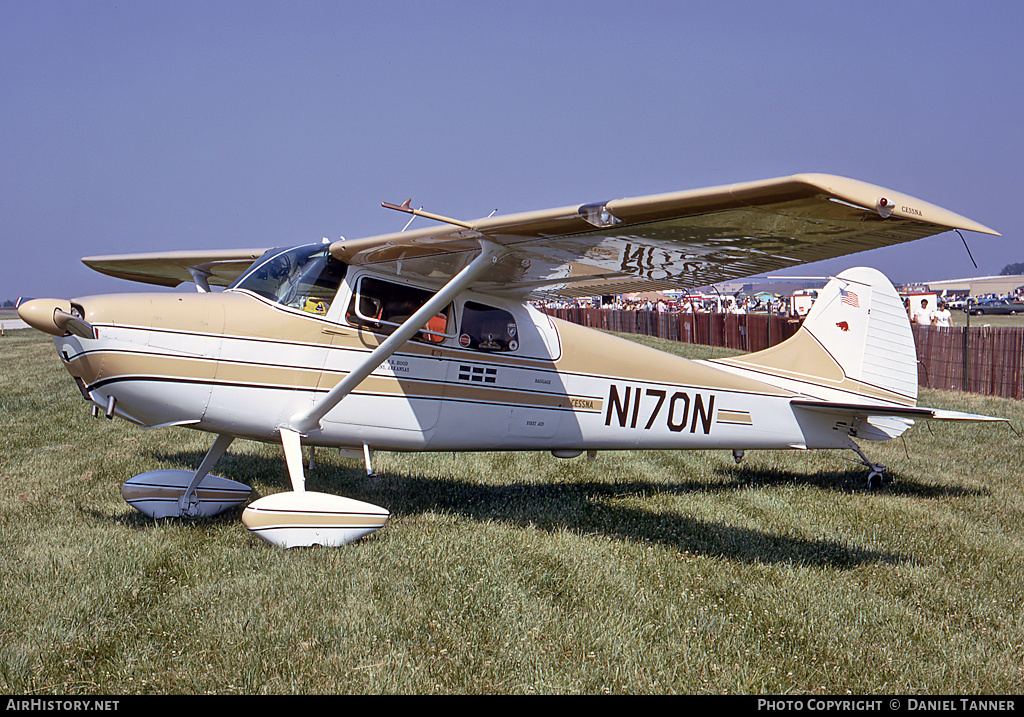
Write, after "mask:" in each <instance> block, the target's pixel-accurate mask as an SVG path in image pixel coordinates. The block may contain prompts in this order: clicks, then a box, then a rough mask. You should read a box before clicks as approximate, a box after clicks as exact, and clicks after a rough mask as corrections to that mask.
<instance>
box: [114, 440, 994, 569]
mask: <svg viewBox="0 0 1024 717" xmlns="http://www.w3.org/2000/svg"><path fill="white" fill-rule="evenodd" d="M153 458H155V459H157V460H160V461H164V462H168V463H172V464H179V465H182V466H190V465H196V464H197V463H198V462H199V461H200V460H201V459H202V454H201V453H199V452H194V451H183V452H178V453H173V454H170V453H154V454H153ZM218 468H219V469H220V470H218V473H219V474H220V475H223V476H224V477H226V478H231V479H233V480H239V481H242V482H250V481H252V477H253V476H259V477H260V478H259V479H260V480H267V477H270V480H273V476H280V481H281V483H282V485H287V482H288V478H287V475H286V474H285V472H284V471H283V470H282V468H281V462H280V460H279V459H277V458H273V457H262V456H251V455H239V456H230V455H228V456H225V457H224V460H223V462H222V464H221V465H220V466H218ZM718 473H719V475H723V476H725V477H726V478H727V480H724V481H722V482H716V483H708V482H703V481H696V480H684V481H678V482H674V483H663V482H657V481H648V480H643V479H633V480H628V481H616V482H603V481H601V482H597V481H591V480H579V481H572V480H566V481H558V482H553V481H546V482H529V483H526V482H519V483H512V484H506V485H487V484H479V483H467V482H466V481H464V480H460V479H457V478H444V477H427V476H417V475H403V474H397V473H392V472H385V473H382V474H379V475H375V476H367V475H366V474H365V470H364V469H363V468H362V466H359V467H354V466H352V467H349V466H344V465H337V464H333V463H328V464H317V465H316V466H315V467H314V468H313V469H312V470H310V471H309V473H308V475H307V487H308V489H309V490H330V491H335V492H342V493H344V494H345V495H348V496H351V497H353V498H355V499H357V500H362V501H366V502H374V503H377V504H379V505H384V506H386V507H387V508H388V510H390V511H391V514H392V516H403V515H406V516H407V515H416V514H421V513H428V512H438V513H447V514H450V515H456V516H462V517H465V518H467V519H470V520H477V521H495V522H500V523H505V524H510V525H519V526H524V527H526V526H530V527H533V528H537V529H540V530H547V531H551V532H555V531H560V530H565V531H570V532H575V533H579V534H581V535H586V534H601V535H606V536H608V537H611V538H615V539H619V540H624V541H630V542H638V543H643V542H647V543H654V544H661V545H665V546H671V547H674V548H677V549H679V550H681V551H685V552H688V553H692V554H696V555H704V556H708V557H716V558H722V559H725V560H732V561H737V562H742V563H762V564H775V563H788V564H794V565H802V566H806V567H819V568H839V569H848V568H853V567H857V566H859V565H864V564H872V563H884V564H904V563H908V562H914V560H913V558H912V557H910V556H907V555H901V554H898V553H893V552H886V551H879V550H872V549H867V548H862V547H858V546H856V545H852V544H850V543H849V542H846V541H839V540H830V539H826V538H821V539H808V538H797V537H791V536H783V535H773V534H771V533H768V532H765V531H761V530H756V529H751V528H744V527H740V526H735V525H728V524H726V523H725V522H721V521H716V522H709V521H706V520H700V519H697V518H694V517H692V516H689V515H683V514H680V513H678V512H674V511H656V510H648V509H644V508H640V507H636V506H635V505H628V506H627V505H623V504H621V501H623V500H625V499H647V498H653V497H655V496H658V495H687V494H709V493H727V492H730V491H737V490H746V489H750V488H751V487H754V488H757V487H765V488H768V487H771V486H776V485H792V486H800V485H805V486H812V487H816V488H820V489H821V490H829V491H837V492H842V493H854V492H858V491H866V490H867V489H866V488H865V487H864V470H863V469H862V468H859V467H855V468H851V469H849V470H838V471H819V472H817V473H807V474H803V473H789V472H786V471H781V470H763V469H748V468H735V469H720V470H719V471H718ZM883 491H884V493H885V494H893V495H902V496H910V497H914V496H918V497H922V498H933V497H936V496H938V495H978V494H980V492H979V491H971V490H966V489H963V488H958V487H951V486H932V485H925V484H922V483H918V482H915V481H907V480H903V479H899V478H898V477H897V478H896V479H895V480H894V481H893V482H891V483H888V484H887V485H886V487H885V488H884V489H883ZM255 497H258V496H254V498H255ZM240 511H241V508H239V509H237V510H234V511H229V512H228V513H225V514H223V515H222V516H219V517H217V518H214V519H213V520H216V521H218V522H219V521H221V520H224V521H233V520H237V519H238V514H239V512H240ZM132 519H137V521H138V522H137V524H138V525H140V526H141V525H145V524H148V523H150V522H151V521H150V519H148V518H145V517H144V516H142V515H141V514H133V515H132ZM371 539H372V538H371Z"/></svg>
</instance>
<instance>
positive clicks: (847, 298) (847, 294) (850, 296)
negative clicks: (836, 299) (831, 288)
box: [839, 289, 860, 309]
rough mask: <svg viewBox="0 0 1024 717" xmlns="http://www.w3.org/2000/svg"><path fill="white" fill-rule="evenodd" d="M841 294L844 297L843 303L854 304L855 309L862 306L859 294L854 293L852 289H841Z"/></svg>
mask: <svg viewBox="0 0 1024 717" xmlns="http://www.w3.org/2000/svg"><path fill="white" fill-rule="evenodd" d="M839 295H840V296H842V297H843V303H844V304H848V305H849V306H852V307H853V308H855V309H859V308H860V301H859V300H858V299H857V295H856V294H854V293H853V292H852V291H847V290H846V289H840V290H839Z"/></svg>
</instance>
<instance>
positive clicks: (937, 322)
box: [932, 301, 953, 326]
mask: <svg viewBox="0 0 1024 717" xmlns="http://www.w3.org/2000/svg"><path fill="white" fill-rule="evenodd" d="M952 325H953V315H952V314H951V313H949V309H947V308H946V302H944V301H940V302H939V308H938V311H935V312H934V313H933V314H932V326H952Z"/></svg>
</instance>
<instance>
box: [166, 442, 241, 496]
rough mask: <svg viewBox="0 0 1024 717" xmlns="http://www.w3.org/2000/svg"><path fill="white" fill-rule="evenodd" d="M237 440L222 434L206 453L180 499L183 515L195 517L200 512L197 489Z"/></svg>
mask: <svg viewBox="0 0 1024 717" xmlns="http://www.w3.org/2000/svg"><path fill="white" fill-rule="evenodd" d="M234 440H235V437H234V436H229V435H227V434H221V435H219V436H217V440H215V441H214V442H213V445H212V446H210V450H208V451H207V452H206V456H205V457H204V458H203V462H202V463H200V464H199V469H198V470H197V471H196V474H195V476H193V477H192V482H191V483H189V485H188V488H186V489H185V492H184V493H183V494H182V495H181V497H180V498H178V510H179V511H180V512H181V515H189V516H195V515H196V514H197V513H198V511H199V496H198V495H197V494H196V489H197V488H198V487H199V484H200V483H202V482H203V478H205V477H206V474H207V473H209V472H210V469H211V468H213V467H214V466H215V465H216V464H217V461H219V460H220V459H221V456H223V455H224V452H225V451H227V449H228V446H230V445H231V442H232V441H234Z"/></svg>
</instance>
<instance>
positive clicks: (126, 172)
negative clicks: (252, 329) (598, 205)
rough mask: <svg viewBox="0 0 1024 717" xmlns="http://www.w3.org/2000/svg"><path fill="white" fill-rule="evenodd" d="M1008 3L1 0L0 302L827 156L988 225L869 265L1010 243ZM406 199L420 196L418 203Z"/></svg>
mask: <svg viewBox="0 0 1024 717" xmlns="http://www.w3.org/2000/svg"><path fill="white" fill-rule="evenodd" d="M1022 35H1024V3H1021V2H1019V1H1017V0H1015V1H1012V2H1011V1H1002V2H1000V1H993V2H983V3H967V2H963V3H960V2H942V1H937V2H864V1H862V2H857V3H822V2H784V1H780V2H756V3H755V2H729V1H728V0H724V1H721V2H714V3H686V2H644V1H642V0H639V1H634V2H630V3H622V2H615V3H612V2H600V1H591V2H532V1H531V0H525V1H523V2H517V3H508V4H499V3H479V2H478V3H472V2H404V1H402V0H391V1H390V2H387V3H369V2H367V3H347V2H340V1H335V2H322V3H321V2H302V1H301V0H300V1H296V2H287V3H285V2H279V3H269V2H258V1H255V0H253V1H250V2H242V1H237V2H218V1H215V0H207V1H205V2H197V3H193V2H186V1H185V0H177V1H175V2H159V1H154V0H146V1H145V2H131V1H128V2H125V1H121V2H116V3H114V2H105V1H103V0H90V1H88V2H86V1H84V0H80V1H77V2H53V1H51V0H31V1H29V0H3V1H2V2H0V83H2V84H0V87H2V97H3V112H2V113H0V161H2V164H0V219H2V221H0V232H2V242H3V246H4V248H5V251H4V253H5V261H4V264H3V268H2V269H0V299H5V298H15V297H17V296H19V295H27V296H58V297H70V296H82V295H86V294H92V293H101V292H109V291H114V292H120V291H132V290H138V289H141V288H143V287H142V286H141V285H136V284H131V283H128V282H123V281H118V280H115V279H110V278H107V277H104V276H102V275H99V274H96V273H95V272H92V271H90V270H89V269H87V268H86V267H85V266H84V265H82V264H81V262H80V258H81V257H82V256H86V255H92V254H111V253H126V252H141V251H160V250H171V249H198V248H233V247H253V246H255V247H259V246H280V245H284V244H290V243H301V242H306V241H317V240H319V239H320V238H321V237H329V238H332V239H334V238H337V237H339V236H345V237H347V238H357V237H361V236H369V235H373V234H380V233H384V232H390V231H396V230H398V229H400V228H401V227H402V225H403V224H404V223H405V218H404V217H403V216H401V215H398V214H395V213H393V212H389V211H388V210H385V209H382V208H381V206H380V202H381V201H392V202H402V201H404V200H405V199H407V198H410V197H411V198H412V199H413V202H414V203H415V204H416V205H417V206H423V207H424V208H426V209H428V210H430V211H434V212H437V213H440V214H446V215H449V216H456V217H461V218H476V217H480V216H485V215H487V214H489V213H490V212H491V211H493V210H495V209H497V210H498V211H499V212H500V213H508V212H515V211H524V210H530V209H544V208H548V207H556V206H563V205H569V204H575V203H583V202H590V201H598V200H607V199H611V198H615V197H623V196H636V195H642V194H649V193H656V192H666V191H674V190H679V189H690V188H696V187H704V186H714V185H720V184H727V183H730V182H734V181H747V180H754V179H763V178H768V177H774V176H782V175H788V174H792V173H796V172H827V173H833V174H841V175H846V176H850V177H854V178H856V179H861V180H864V181H868V182H872V183H875V184H880V185H883V186H886V187H889V188H891V189H895V190H899V191H902V192H905V193H908V194H911V195H913V196H916V197H918V198H921V199H924V200H926V201H929V202H932V203H935V204H938V205H940V206H944V207H946V208H948V209H951V210H953V211H956V212H959V213H961V214H964V215H966V216H968V217H970V218H972V219H975V220H977V221H979V222H981V223H983V224H986V225H988V226H991V227H993V228H994V229H996V230H998V231H1000V232H1002V234H1003V237H1002V238H992V237H987V236H983V235H980V234H970V233H965V236H966V238H967V241H968V242H969V244H970V247H971V251H972V253H973V255H974V258H975V260H976V261H977V263H978V269H977V270H975V269H974V267H973V265H972V264H971V260H970V259H969V258H968V255H967V252H966V250H965V249H964V247H963V243H962V242H961V239H960V237H959V236H958V235H957V234H956V233H952V232H950V233H946V234H943V235H940V236H938V237H933V238H929V239H924V240H921V241H919V242H915V243H912V244H909V245H905V246H902V247H892V248H887V249H881V250H876V251H873V252H868V253H866V254H861V255H856V256H853V257H847V258H845V259H841V260H836V261H834V262H828V263H824V264H819V265H814V266H810V267H803V268H801V269H799V270H797V271H793V272H790V273H799V274H813V275H817V274H824V273H830V272H837V271H839V270H841V269H842V268H845V267H847V266H853V265H859V264H866V265H870V266H875V267H876V268H879V269H881V270H882V271H884V272H886V273H887V274H888V275H889V276H890V278H892V279H893V280H895V281H911V280H928V279H946V278H955V277H961V276H969V275H985V274H995V273H998V272H999V271H1000V270H1001V269H1002V267H1003V266H1004V265H1006V264H1008V263H1011V262H1019V261H1024V242H1022V241H1021V238H1022V236H1024V234H1022V229H1024V227H1022V223H1024V222H1022V217H1021V210H1020V199H1019V195H1020V194H1021V190H1022V188H1024V181H1022V180H1024V161H1022V160H1024V151H1022V150H1024V139H1022V135H1021V129H1020V128H1021V124H1022V120H1024V81H1022V77H1021V73H1022V69H1024V50H1022V43H1021V37H1022ZM418 221H423V220H418Z"/></svg>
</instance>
